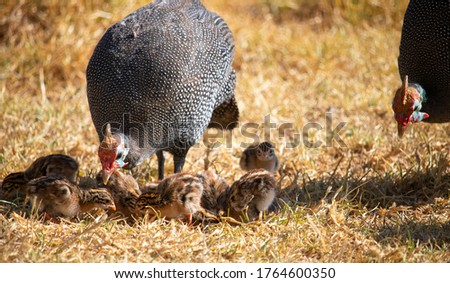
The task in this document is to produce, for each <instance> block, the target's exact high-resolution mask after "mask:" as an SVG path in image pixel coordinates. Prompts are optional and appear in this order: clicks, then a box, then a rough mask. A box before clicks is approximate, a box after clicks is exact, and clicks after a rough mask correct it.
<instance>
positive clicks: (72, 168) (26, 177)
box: [2, 154, 79, 199]
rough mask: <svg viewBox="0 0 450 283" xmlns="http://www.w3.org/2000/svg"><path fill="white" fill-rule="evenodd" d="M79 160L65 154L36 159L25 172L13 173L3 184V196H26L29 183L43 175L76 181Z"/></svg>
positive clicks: (9, 197)
mask: <svg viewBox="0 0 450 283" xmlns="http://www.w3.org/2000/svg"><path fill="white" fill-rule="evenodd" d="M78 168H79V165H78V162H77V161H76V160H75V159H73V158H72V157H70V156H67V155H64V154H50V155H46V156H42V157H39V158H38V159H36V160H35V161H34V162H33V163H32V164H31V165H30V166H29V167H28V168H27V169H26V170H25V171H24V172H15V173H11V174H9V175H8V176H6V177H5V179H4V180H3V184H2V192H3V194H2V198H5V199H11V198H15V197H19V198H22V197H25V195H26V187H27V183H28V182H29V181H31V180H33V179H35V178H38V177H42V176H61V177H65V178H66V179H68V180H70V181H72V182H76V179H77V175H78Z"/></svg>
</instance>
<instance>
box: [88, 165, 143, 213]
mask: <svg viewBox="0 0 450 283" xmlns="http://www.w3.org/2000/svg"><path fill="white" fill-rule="evenodd" d="M103 174H104V171H100V172H99V173H98V175H97V182H98V186H99V187H106V188H107V189H108V191H109V192H110V193H111V195H112V196H113V199H114V203H115V204H116V211H117V212H120V213H122V214H123V215H124V216H125V217H127V218H130V217H131V216H133V215H134V210H135V207H136V201H137V199H138V198H139V196H140V195H141V190H140V189H139V184H138V182H137V181H136V179H134V178H133V176H131V175H127V174H124V173H122V172H120V171H117V170H116V171H114V172H113V174H112V175H111V177H110V178H109V179H108V181H107V182H106V184H104V185H103Z"/></svg>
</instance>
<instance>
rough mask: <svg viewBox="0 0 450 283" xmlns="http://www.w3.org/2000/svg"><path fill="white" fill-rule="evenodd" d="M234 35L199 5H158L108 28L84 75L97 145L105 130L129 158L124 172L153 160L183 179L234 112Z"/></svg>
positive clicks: (159, 1)
mask: <svg viewBox="0 0 450 283" xmlns="http://www.w3.org/2000/svg"><path fill="white" fill-rule="evenodd" d="M233 58H234V41H233V37H232V33H231V31H230V29H229V28H228V26H227V24H226V23H225V22H224V20H223V19H222V18H221V17H220V16H218V15H216V14H215V13H212V12H210V11H208V10H206V8H205V7H204V6H203V5H202V3H201V2H200V1H199V0H181V1H180V0H156V1H154V2H153V3H151V4H149V5H147V6H144V7H142V8H140V9H138V10H136V11H135V12H133V13H131V14H130V15H128V16H127V17H125V18H124V19H123V20H121V21H120V22H118V23H116V24H115V25H113V26H112V27H110V28H109V29H108V30H107V32H106V33H105V34H104V36H103V37H102V39H101V40H100V42H99V43H98V45H97V47H96V48H95V50H94V52H93V54H92V57H91V59H90V62H89V65H88V67H87V74H86V76H87V94H88V101H89V107H90V111H91V115H92V120H93V122H94V125H95V128H96V130H97V133H98V136H99V139H100V141H102V140H103V137H104V132H103V129H104V127H105V126H106V124H108V123H110V124H111V127H112V133H113V134H117V133H121V134H122V135H123V136H124V138H125V142H126V143H127V144H128V146H129V147H130V151H129V153H128V155H127V157H126V159H125V162H126V163H127V165H126V167H125V168H133V167H134V166H137V165H139V164H141V163H142V162H143V161H144V160H145V159H146V158H148V157H149V156H150V155H152V154H154V153H156V152H159V153H160V154H158V159H159V161H160V162H159V163H158V167H159V168H158V169H159V171H160V172H159V177H160V179H161V178H162V176H163V174H162V172H161V171H163V165H164V156H163V155H162V154H161V153H162V150H164V151H168V152H170V153H172V154H173V155H174V163H175V172H179V171H181V168H182V167H183V164H184V159H185V156H186V154H187V152H188V150H189V148H190V147H191V146H192V145H194V144H195V143H196V142H197V141H198V140H199V139H200V138H201V136H202V134H203V132H204V131H205V130H206V128H207V127H215V128H222V129H232V128H234V127H235V126H236V124H237V121H238V117H239V111H238V108H237V105H236V101H235V98H234V87H235V80H236V75H235V71H234V70H233V68H232V66H231V64H232V62H233Z"/></svg>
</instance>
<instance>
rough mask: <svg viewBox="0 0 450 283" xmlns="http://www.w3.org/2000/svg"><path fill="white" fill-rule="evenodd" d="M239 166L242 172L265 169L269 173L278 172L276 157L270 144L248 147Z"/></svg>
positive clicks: (263, 143)
mask: <svg viewBox="0 0 450 283" xmlns="http://www.w3.org/2000/svg"><path fill="white" fill-rule="evenodd" d="M239 165H240V166H241V168H242V169H243V170H246V171H249V170H253V169H265V170H267V171H269V172H272V173H273V172H275V171H277V170H278V166H279V163H278V157H277V155H276V154H275V150H274V147H273V145H272V144H271V143H270V142H267V141H265V142H262V143H259V144H253V145H250V146H249V147H248V148H246V149H245V150H244V152H243V153H242V156H241V159H240V161H239Z"/></svg>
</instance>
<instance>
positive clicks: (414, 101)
mask: <svg viewBox="0 0 450 283" xmlns="http://www.w3.org/2000/svg"><path fill="white" fill-rule="evenodd" d="M425 100H426V96H425V90H424V89H423V88H422V87H421V86H420V85H419V84H410V85H409V84H408V76H405V79H404V80H403V84H402V86H401V87H399V88H398V89H397V91H396V93H395V97H394V101H393V102H392V110H394V117H395V120H396V121H397V124H398V135H399V137H402V136H403V134H404V133H405V131H406V128H407V127H408V125H409V124H412V123H416V122H420V121H422V120H423V119H426V118H428V117H429V115H428V114H427V113H425V112H420V109H421V108H422V103H423V102H425Z"/></svg>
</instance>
